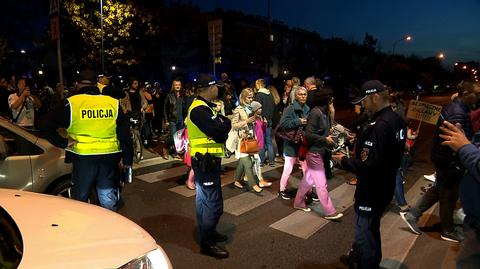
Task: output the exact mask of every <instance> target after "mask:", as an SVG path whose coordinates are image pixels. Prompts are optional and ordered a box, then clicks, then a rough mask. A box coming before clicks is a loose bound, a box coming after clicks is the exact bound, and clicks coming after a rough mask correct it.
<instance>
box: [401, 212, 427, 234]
mask: <svg viewBox="0 0 480 269" xmlns="http://www.w3.org/2000/svg"><path fill="white" fill-rule="evenodd" d="M400 217H401V218H402V220H403V221H404V222H405V223H406V224H407V225H408V228H410V230H411V231H412V232H413V233H414V234H422V231H420V228H418V225H417V219H416V218H415V217H414V216H413V215H412V213H410V212H400Z"/></svg>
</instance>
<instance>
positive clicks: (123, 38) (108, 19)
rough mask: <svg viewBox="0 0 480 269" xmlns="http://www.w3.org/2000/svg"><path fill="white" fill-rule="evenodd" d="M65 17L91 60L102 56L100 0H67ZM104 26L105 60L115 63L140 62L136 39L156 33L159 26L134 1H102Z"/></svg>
mask: <svg viewBox="0 0 480 269" xmlns="http://www.w3.org/2000/svg"><path fill="white" fill-rule="evenodd" d="M62 4H63V9H64V10H65V13H66V14H65V15H66V16H64V18H65V19H66V20H69V21H70V22H71V23H73V25H74V27H76V28H77V30H78V32H79V34H80V38H81V40H82V41H83V44H84V45H85V48H84V53H85V54H86V55H85V56H86V57H87V59H88V60H89V61H96V62H99V61H100V60H99V59H100V58H101V41H102V30H101V23H100V21H101V14H100V1H99V0H64V1H62ZM103 30H104V35H103V39H104V56H105V61H106V62H109V63H113V64H115V65H134V64H137V63H139V59H138V56H137V55H136V53H135V50H134V48H133V45H134V43H135V42H134V41H135V40H138V39H141V38H143V37H144V36H153V35H155V33H156V32H157V27H156V26H155V23H154V22H153V16H152V15H151V14H150V13H147V12H144V11H143V10H142V9H140V8H138V7H136V6H135V5H134V4H133V3H132V1H114V0H104V1H103Z"/></svg>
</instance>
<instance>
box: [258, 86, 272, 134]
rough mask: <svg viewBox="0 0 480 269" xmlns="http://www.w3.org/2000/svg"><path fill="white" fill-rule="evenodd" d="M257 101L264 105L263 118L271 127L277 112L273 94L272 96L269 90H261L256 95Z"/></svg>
mask: <svg viewBox="0 0 480 269" xmlns="http://www.w3.org/2000/svg"><path fill="white" fill-rule="evenodd" d="M255 101H257V102H259V103H260V104H262V117H264V118H265V119H267V126H268V127H271V126H272V121H273V114H274V111H275V102H274V100H273V96H272V94H270V91H269V90H268V89H265V88H261V89H260V90H258V92H257V95H255Z"/></svg>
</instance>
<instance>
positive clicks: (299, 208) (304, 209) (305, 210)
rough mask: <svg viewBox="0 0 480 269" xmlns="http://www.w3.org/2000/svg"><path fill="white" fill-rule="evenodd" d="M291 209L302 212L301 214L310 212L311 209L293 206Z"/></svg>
mask: <svg viewBox="0 0 480 269" xmlns="http://www.w3.org/2000/svg"><path fill="white" fill-rule="evenodd" d="M293 208H295V209H298V210H302V211H303V212H310V211H312V209H311V208H310V207H299V206H294V207H293Z"/></svg>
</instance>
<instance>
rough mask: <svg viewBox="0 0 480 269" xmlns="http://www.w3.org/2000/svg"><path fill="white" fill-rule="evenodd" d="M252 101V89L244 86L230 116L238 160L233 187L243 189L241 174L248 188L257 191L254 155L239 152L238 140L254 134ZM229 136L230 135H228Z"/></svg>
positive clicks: (258, 189)
mask: <svg viewBox="0 0 480 269" xmlns="http://www.w3.org/2000/svg"><path fill="white" fill-rule="evenodd" d="M252 101H253V91H252V90H251V89H250V88H245V89H243V90H242V92H241V93H240V105H239V106H237V107H236V108H235V109H234V110H233V116H232V131H231V133H233V135H236V136H237V137H238V139H237V143H233V145H234V146H235V158H237V159H238V160H239V162H238V166H237V169H236V171H235V175H234V179H235V183H234V185H235V187H237V188H240V189H243V183H242V181H243V176H244V175H245V176H246V178H247V182H248V186H249V188H250V189H251V190H252V191H254V192H256V193H259V192H261V191H262V188H260V186H259V185H258V183H259V180H258V177H256V176H255V170H254V156H253V155H251V154H248V153H241V152H240V141H241V139H243V138H246V137H248V136H253V135H254V131H253V130H254V126H253V124H254V122H255V121H256V116H255V115H253V116H252V114H253V112H254V111H253V108H252V106H251V103H252ZM229 136H230V135H229Z"/></svg>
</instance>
